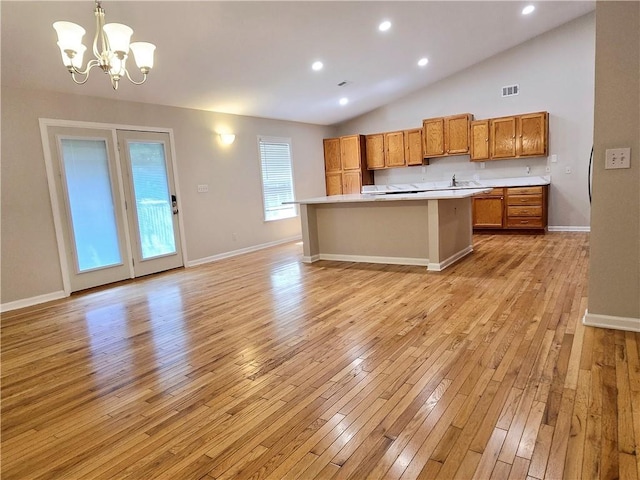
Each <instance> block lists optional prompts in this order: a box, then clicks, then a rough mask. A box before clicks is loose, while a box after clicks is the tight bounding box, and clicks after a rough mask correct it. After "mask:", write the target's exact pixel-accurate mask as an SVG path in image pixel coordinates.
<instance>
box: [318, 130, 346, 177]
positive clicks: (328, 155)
mask: <svg viewBox="0 0 640 480" xmlns="http://www.w3.org/2000/svg"><path fill="white" fill-rule="evenodd" d="M322 143H323V146H324V171H325V172H327V173H331V172H342V163H341V162H340V139H339V138H325V139H324V140H323V141H322Z"/></svg>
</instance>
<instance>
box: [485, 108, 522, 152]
mask: <svg viewBox="0 0 640 480" xmlns="http://www.w3.org/2000/svg"><path fill="white" fill-rule="evenodd" d="M489 125H490V130H489V131H490V137H489V138H490V139H491V158H513V157H515V156H516V117H505V118H492V119H491V120H490V121H489Z"/></svg>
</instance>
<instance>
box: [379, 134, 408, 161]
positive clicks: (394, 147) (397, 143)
mask: <svg viewBox="0 0 640 480" xmlns="http://www.w3.org/2000/svg"><path fill="white" fill-rule="evenodd" d="M384 143H385V154H386V157H385V165H386V166H387V167H404V165H405V163H404V132H389V133H385V134H384Z"/></svg>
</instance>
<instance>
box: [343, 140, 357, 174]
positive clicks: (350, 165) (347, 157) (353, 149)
mask: <svg viewBox="0 0 640 480" xmlns="http://www.w3.org/2000/svg"><path fill="white" fill-rule="evenodd" d="M360 158H361V153H360V135H350V136H348V137H340V159H341V160H342V169H343V170H359V169H360Z"/></svg>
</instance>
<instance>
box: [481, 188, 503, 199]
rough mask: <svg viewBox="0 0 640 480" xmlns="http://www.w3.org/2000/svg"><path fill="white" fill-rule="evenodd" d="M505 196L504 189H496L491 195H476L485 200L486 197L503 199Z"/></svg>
mask: <svg viewBox="0 0 640 480" xmlns="http://www.w3.org/2000/svg"><path fill="white" fill-rule="evenodd" d="M503 195H504V189H502V188H494V189H492V190H491V191H490V192H489V193H481V194H480V195H475V197H476V198H485V197H502V196H503Z"/></svg>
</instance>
